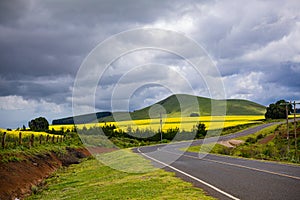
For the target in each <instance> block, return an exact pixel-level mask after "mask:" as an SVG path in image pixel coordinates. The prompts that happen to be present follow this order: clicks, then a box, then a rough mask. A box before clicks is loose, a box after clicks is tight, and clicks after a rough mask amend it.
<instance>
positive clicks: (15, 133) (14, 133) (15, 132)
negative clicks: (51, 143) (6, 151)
mask: <svg viewBox="0 0 300 200" xmlns="http://www.w3.org/2000/svg"><path fill="white" fill-rule="evenodd" d="M4 132H6V134H7V135H10V136H15V137H19V133H20V132H22V137H29V136H31V135H32V134H33V135H34V136H40V135H43V136H47V135H49V133H46V132H34V131H21V130H11V131H8V130H4V129H0V133H4Z"/></svg>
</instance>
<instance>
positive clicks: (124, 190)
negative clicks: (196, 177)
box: [27, 150, 213, 200]
mask: <svg viewBox="0 0 300 200" xmlns="http://www.w3.org/2000/svg"><path fill="white" fill-rule="evenodd" d="M101 157H102V158H101V159H102V160H105V159H107V161H108V162H109V160H110V159H109V158H112V157H115V158H117V159H115V160H114V161H113V163H110V164H115V165H114V166H119V167H122V165H124V167H123V170H124V169H126V170H129V169H131V170H133V171H135V169H137V171H148V172H147V173H127V172H124V171H120V170H116V169H114V168H111V167H109V166H106V165H104V164H102V163H100V162H99V161H98V160H95V159H90V160H86V161H84V162H82V163H80V164H77V165H71V166H70V167H69V168H63V169H61V170H59V171H58V172H57V173H56V174H54V175H53V176H52V177H51V178H49V179H47V180H46V186H44V188H43V189H42V190H41V189H37V188H36V187H35V190H34V191H36V193H37V194H34V195H32V196H30V197H28V198H27V199H45V200H47V199H51V200H55V199H72V200H74V199H213V198H212V197H209V196H207V195H205V194H204V192H203V191H202V190H201V189H199V188H195V187H193V186H192V184H191V183H187V182H184V181H182V180H181V179H179V178H177V177H175V174H174V173H171V172H166V171H163V170H161V169H155V168H153V167H152V165H151V164H150V161H148V160H145V159H144V158H142V157H140V156H139V155H136V154H133V153H131V152H130V151H128V150H123V151H121V152H113V153H109V154H106V155H101ZM119 161H122V162H119ZM118 162H119V163H118ZM133 163H134V164H135V165H134V166H132V164H133Z"/></svg>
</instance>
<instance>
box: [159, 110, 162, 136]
mask: <svg viewBox="0 0 300 200" xmlns="http://www.w3.org/2000/svg"><path fill="white" fill-rule="evenodd" d="M159 116H160V141H162V115H161V113H159Z"/></svg>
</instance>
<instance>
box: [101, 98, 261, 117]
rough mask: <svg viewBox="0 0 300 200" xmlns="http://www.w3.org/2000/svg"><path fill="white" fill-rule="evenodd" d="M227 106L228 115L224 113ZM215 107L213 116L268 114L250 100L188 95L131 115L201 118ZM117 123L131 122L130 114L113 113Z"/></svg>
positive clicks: (162, 102)
mask: <svg viewBox="0 0 300 200" xmlns="http://www.w3.org/2000/svg"><path fill="white" fill-rule="evenodd" d="M225 104H226V111H225V112H226V113H224V112H223V110H224V106H225ZM212 105H213V107H214V113H213V115H223V114H226V115H263V114H265V112H266V108H265V106H262V105H260V104H257V103H254V102H252V101H248V100H240V99H228V100H214V99H210V98H205V97H198V96H193V95H187V94H177V95H172V96H170V97H168V98H166V99H164V100H162V101H159V102H157V103H156V104H153V105H151V106H148V107H145V108H143V109H140V110H136V111H134V112H131V113H130V116H131V118H132V119H148V118H150V116H149V113H150V115H151V118H158V117H159V114H160V113H165V114H167V116H168V117H180V116H181V114H182V116H184V117H188V116H190V115H191V114H192V113H197V114H199V115H200V116H210V115H212V112H211V106H212ZM113 115H114V117H115V118H116V117H117V121H121V120H130V118H129V117H128V113H125V112H118V113H113ZM100 121H113V117H112V116H109V117H105V118H102V119H101V120H100Z"/></svg>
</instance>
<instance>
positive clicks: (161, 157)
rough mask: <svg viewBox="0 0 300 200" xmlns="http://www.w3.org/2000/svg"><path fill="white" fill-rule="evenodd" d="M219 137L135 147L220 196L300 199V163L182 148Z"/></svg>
mask: <svg viewBox="0 0 300 200" xmlns="http://www.w3.org/2000/svg"><path fill="white" fill-rule="evenodd" d="M273 124H274V123H272V124H264V125H261V126H257V127H254V128H250V129H248V130H245V131H242V132H240V133H237V134H232V135H228V136H222V137H220V138H218V140H228V139H232V138H235V137H240V136H244V135H249V134H253V133H255V132H257V131H259V130H261V129H263V128H265V127H267V126H270V125H273ZM216 139H217V138H212V139H209V140H205V141H204V140H197V141H193V142H178V143H173V144H167V145H156V146H147V147H140V148H137V149H135V151H136V152H138V153H140V154H142V155H143V156H145V157H146V158H148V159H150V160H151V161H153V164H154V165H156V166H157V167H163V168H164V169H165V170H168V171H173V172H175V173H176V175H177V176H179V177H181V178H182V179H184V180H186V181H189V182H192V183H193V184H194V185H195V186H198V187H201V188H203V189H204V190H205V191H206V192H208V194H210V195H212V196H214V197H217V198H219V199H280V200H282V199H300V167H299V166H295V165H288V164H279V163H275V162H266V161H257V160H248V159H240V158H232V157H227V156H218V155H213V154H207V155H203V154H198V153H192V152H183V151H180V150H179V148H184V147H187V146H189V145H198V144H201V143H208V142H211V141H216Z"/></svg>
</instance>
